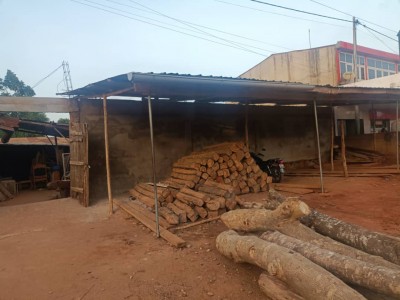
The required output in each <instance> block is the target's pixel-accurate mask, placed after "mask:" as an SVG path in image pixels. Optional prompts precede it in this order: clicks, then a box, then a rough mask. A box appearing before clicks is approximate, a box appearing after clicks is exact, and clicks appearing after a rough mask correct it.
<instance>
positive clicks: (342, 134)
mask: <svg viewBox="0 0 400 300" xmlns="http://www.w3.org/2000/svg"><path fill="white" fill-rule="evenodd" d="M340 140H341V150H342V165H343V172H344V177H349V172H348V171H347V161H346V144H345V140H344V120H341V121H340Z"/></svg>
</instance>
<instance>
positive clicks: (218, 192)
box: [130, 179, 240, 225]
mask: <svg viewBox="0 0 400 300" xmlns="http://www.w3.org/2000/svg"><path fill="white" fill-rule="evenodd" d="M130 194H131V197H132V198H134V199H136V200H138V201H139V202H140V203H141V205H142V206H144V207H146V208H147V209H148V210H150V211H153V212H154V210H155V200H154V186H153V185H151V184H144V183H140V184H138V185H136V186H135V187H134V188H133V189H131V190H130ZM157 199H158V205H159V216H160V218H161V219H163V221H164V220H165V221H166V222H167V223H168V224H171V225H178V224H182V223H186V222H189V221H190V222H195V221H197V220H199V219H207V218H215V217H218V216H219V215H221V214H223V213H225V212H227V211H229V210H232V209H235V208H236V207H237V204H238V201H237V196H236V194H235V192H234V189H233V187H232V186H230V185H226V184H222V183H218V182H215V181H212V180H211V179H207V180H206V181H205V182H204V183H203V184H202V185H201V186H198V191H195V190H193V189H190V188H188V187H186V186H183V187H179V186H176V185H172V186H170V185H166V184H165V183H160V185H158V186H157ZM239 202H240V201H239Z"/></svg>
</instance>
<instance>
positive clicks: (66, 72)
mask: <svg viewBox="0 0 400 300" xmlns="http://www.w3.org/2000/svg"><path fill="white" fill-rule="evenodd" d="M62 67H63V71H64V84H65V88H66V89H67V92H70V91H72V90H73V87H72V80H71V74H70V72H69V64H68V62H67V61H63V62H62Z"/></svg>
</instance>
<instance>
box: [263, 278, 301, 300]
mask: <svg viewBox="0 0 400 300" xmlns="http://www.w3.org/2000/svg"><path fill="white" fill-rule="evenodd" d="M258 285H259V286H260V288H261V290H262V291H263V293H264V294H265V295H266V296H267V297H268V299H272V300H304V298H303V297H300V296H299V295H297V294H295V293H293V292H292V291H291V290H289V289H288V287H287V285H286V284H284V283H283V282H282V281H280V280H279V279H276V278H275V277H274V276H269V275H268V274H267V273H261V275H260V278H259V279H258Z"/></svg>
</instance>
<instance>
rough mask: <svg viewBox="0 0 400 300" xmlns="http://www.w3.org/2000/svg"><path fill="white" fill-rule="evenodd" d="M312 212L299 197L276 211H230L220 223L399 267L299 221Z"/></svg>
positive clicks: (377, 263) (286, 201) (285, 203)
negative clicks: (280, 235)
mask: <svg viewBox="0 0 400 300" xmlns="http://www.w3.org/2000/svg"><path fill="white" fill-rule="evenodd" d="M309 213H310V208H309V207H308V206H307V204H305V203H304V202H302V201H300V200H298V199H297V198H287V199H286V200H285V201H284V202H283V203H281V204H280V205H279V206H278V208H277V209H275V210H267V209H259V208H255V209H240V210H234V211H230V212H227V213H226V214H224V215H222V216H221V220H222V221H223V222H224V224H225V225H226V226H227V227H228V228H229V229H234V230H238V231H245V232H256V231H267V230H277V231H279V232H281V233H283V234H286V235H288V236H291V237H294V238H297V239H300V240H302V241H304V242H309V243H312V244H314V245H316V246H318V247H320V248H323V249H326V250H329V251H333V252H336V253H338V254H342V255H346V256H349V257H351V258H354V259H359V260H362V261H365V262H368V263H371V264H376V265H380V266H384V267H387V268H391V269H399V267H398V266H397V265H395V264H393V263H391V262H389V261H387V260H385V259H383V258H382V257H380V256H375V255H370V254H368V253H365V252H363V251H360V250H358V249H355V248H353V247H350V246H348V245H345V244H342V243H339V242H337V241H335V240H333V239H331V238H329V237H325V236H323V235H321V234H318V233H317V232H315V231H314V230H312V229H311V228H309V227H307V226H305V225H303V224H301V223H300V222H299V220H298V219H301V218H302V217H303V216H306V215H308V214H309Z"/></svg>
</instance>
